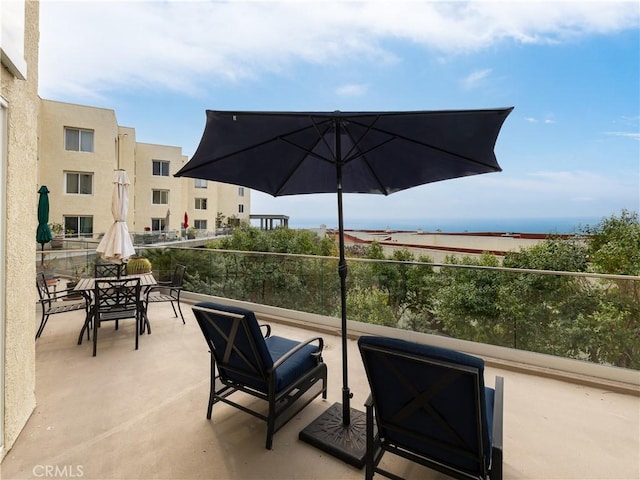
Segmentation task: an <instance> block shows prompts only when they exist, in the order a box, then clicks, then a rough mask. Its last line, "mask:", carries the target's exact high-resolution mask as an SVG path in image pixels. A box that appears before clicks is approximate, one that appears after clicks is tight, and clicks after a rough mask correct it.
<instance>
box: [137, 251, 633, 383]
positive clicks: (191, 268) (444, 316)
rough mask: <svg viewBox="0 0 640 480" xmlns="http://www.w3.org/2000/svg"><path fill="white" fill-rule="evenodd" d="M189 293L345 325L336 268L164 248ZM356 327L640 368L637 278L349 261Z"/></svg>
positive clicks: (301, 260)
mask: <svg viewBox="0 0 640 480" xmlns="http://www.w3.org/2000/svg"><path fill="white" fill-rule="evenodd" d="M141 253H143V254H145V255H147V256H148V257H149V258H150V259H151V261H152V263H153V265H154V272H156V273H159V276H160V277H162V276H163V275H164V276H168V275H169V274H170V272H171V271H172V269H173V267H174V266H175V264H176V263H182V264H184V265H186V266H187V275H186V289H187V290H190V291H193V292H197V293H202V294H207V295H213V296H219V297H225V298H229V299H234V300H242V301H249V302H253V303H259V304H264V305H271V306H275V307H281V308H287V309H291V310H298V311H301V312H308V313H316V314H320V315H328V316H334V317H339V316H340V303H339V302H340V294H339V292H340V282H339V277H338V273H337V269H338V259H337V258H335V257H322V256H313V255H290V254H279V253H266V252H245V251H230V250H213V249H194V248H176V247H167V248H165V249H149V250H147V251H143V252H141ZM347 263H348V268H349V273H348V276H347V302H348V305H347V314H348V318H349V320H354V321H360V322H366V323H373V324H381V325H386V326H392V327H396V328H402V329H408V330H413V331H419V332H426V333H432V334H438V335H444V336H449V337H454V338H458V339H462V340H469V341H473V342H480V343H486V344H490V345H499V346H505V347H510V348H516V349H520V350H526V351H531V352H538V353H545V354H551V355H556V356H560V357H566V358H574V359H580V360H586V361H589V362H594V363H600V364H607V365H614V366H618V367H624V368H632V369H636V370H638V369H640V301H639V296H640V277H637V276H625V275H606V274H596V273H584V272H563V271H549V270H527V269H519V268H503V267H492V266H475V265H457V264H441V263H423V262H402V261H392V260H370V259H361V258H349V259H348V260H347Z"/></svg>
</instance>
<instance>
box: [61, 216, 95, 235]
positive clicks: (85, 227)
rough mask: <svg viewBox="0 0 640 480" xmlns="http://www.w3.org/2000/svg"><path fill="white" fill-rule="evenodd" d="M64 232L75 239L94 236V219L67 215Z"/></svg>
mask: <svg viewBox="0 0 640 480" xmlns="http://www.w3.org/2000/svg"><path fill="white" fill-rule="evenodd" d="M64 230H65V234H66V235H68V236H69V235H71V236H74V237H92V236H93V217H83V216H80V215H65V216H64Z"/></svg>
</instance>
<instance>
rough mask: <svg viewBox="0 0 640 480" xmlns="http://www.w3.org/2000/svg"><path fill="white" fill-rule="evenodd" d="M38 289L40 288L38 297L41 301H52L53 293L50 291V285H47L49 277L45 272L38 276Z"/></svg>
mask: <svg viewBox="0 0 640 480" xmlns="http://www.w3.org/2000/svg"><path fill="white" fill-rule="evenodd" d="M36 287H38V296H39V297H40V300H47V301H49V302H50V301H51V292H50V291H49V285H47V277H46V276H45V275H44V272H40V273H38V274H37V275H36Z"/></svg>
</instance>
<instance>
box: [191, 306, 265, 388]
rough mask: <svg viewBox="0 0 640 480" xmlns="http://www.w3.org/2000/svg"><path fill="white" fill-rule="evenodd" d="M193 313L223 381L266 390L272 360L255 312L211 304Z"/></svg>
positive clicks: (194, 309) (198, 308) (195, 309)
mask: <svg viewBox="0 0 640 480" xmlns="http://www.w3.org/2000/svg"><path fill="white" fill-rule="evenodd" d="M193 313H194V315H195V317H196V320H197V321H198V324H199V325H200V328H201V329H202V334H203V335H204V337H205V340H206V341H207V344H208V345H209V348H210V350H211V353H212V355H213V356H214V358H215V361H216V364H217V367H218V372H219V374H220V376H221V378H223V379H226V380H232V381H235V382H238V383H240V384H244V385H249V386H251V387H253V388H256V389H258V390H260V391H266V388H267V384H266V382H267V377H268V372H267V371H268V370H269V369H270V368H271V367H272V366H273V359H272V358H271V354H270V353H269V350H268V349H267V346H266V344H265V341H264V338H263V336H262V332H261V330H260V326H259V325H258V321H257V320H256V317H255V315H254V313H253V312H252V311H251V310H247V309H244V308H238V307H230V306H227V305H221V304H217V303H211V302H202V303H198V304H196V305H194V307H193Z"/></svg>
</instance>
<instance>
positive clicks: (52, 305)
mask: <svg viewBox="0 0 640 480" xmlns="http://www.w3.org/2000/svg"><path fill="white" fill-rule="evenodd" d="M36 287H37V290H38V296H39V297H40V300H39V303H40V307H41V310H42V318H41V320H40V326H39V327H38V331H37V332H36V340H37V339H38V338H40V336H41V335H42V332H43V331H44V327H45V325H46V324H47V321H48V320H49V317H50V316H51V315H56V314H58V313H68V312H74V311H76V310H84V311H85V314H86V312H87V309H88V308H89V302H88V300H87V299H86V298H85V297H82V296H80V299H78V300H77V299H76V297H78V292H76V291H74V290H73V289H67V290H57V291H56V292H55V294H52V293H51V291H50V290H49V285H48V284H47V278H46V277H45V274H44V273H42V272H40V273H39V274H38V275H36Z"/></svg>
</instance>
